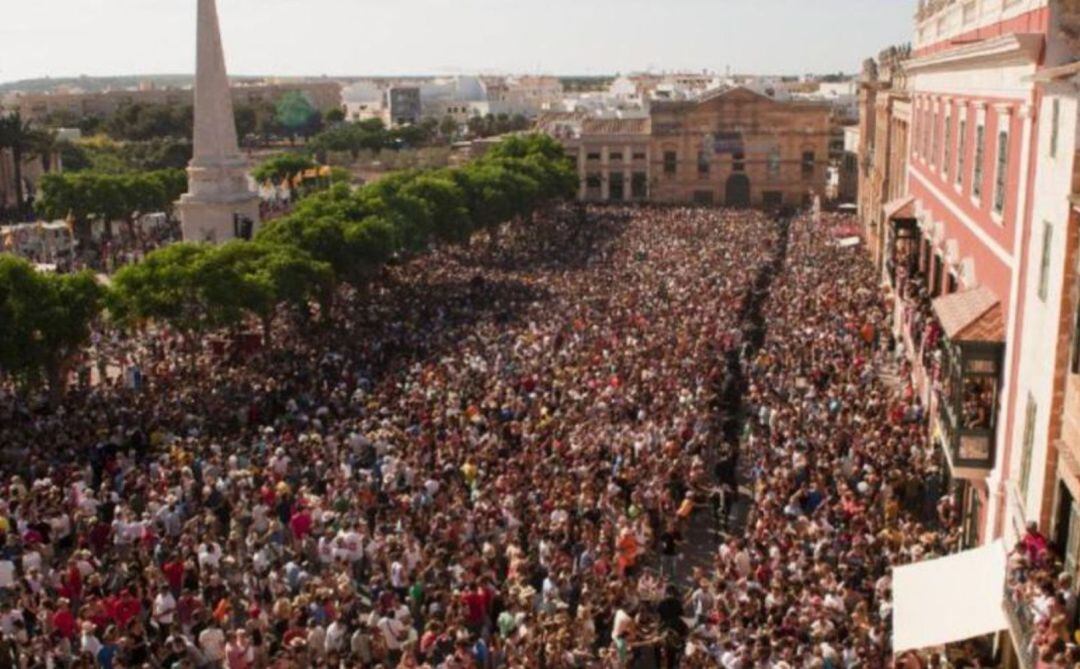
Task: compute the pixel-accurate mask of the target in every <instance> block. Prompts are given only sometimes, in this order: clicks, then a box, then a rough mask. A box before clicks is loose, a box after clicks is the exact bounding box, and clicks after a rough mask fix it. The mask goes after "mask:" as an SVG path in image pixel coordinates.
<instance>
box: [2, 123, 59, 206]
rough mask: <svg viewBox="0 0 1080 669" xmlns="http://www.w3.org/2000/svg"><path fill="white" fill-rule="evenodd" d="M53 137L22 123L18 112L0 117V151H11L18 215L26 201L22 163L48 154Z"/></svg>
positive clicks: (48, 133) (29, 124)
mask: <svg viewBox="0 0 1080 669" xmlns="http://www.w3.org/2000/svg"><path fill="white" fill-rule="evenodd" d="M54 137H55V136H54V135H53V134H52V133H50V132H47V131H45V130H40V129H38V128H35V127H33V126H32V125H31V123H30V122H29V121H23V119H22V116H20V115H19V112H18V111H15V112H13V113H11V114H8V115H6V116H3V115H0V149H9V150H10V151H11V159H12V164H13V168H14V170H13V177H14V181H15V210H16V211H17V212H19V214H20V215H22V214H24V213H25V211H26V199H25V198H24V197H23V188H24V186H25V184H24V183H23V174H22V166H23V162H25V161H26V160H28V159H30V158H33V157H35V156H39V155H42V154H43V153H48V146H49V145H50V144H52V143H53V141H54Z"/></svg>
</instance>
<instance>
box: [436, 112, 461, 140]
mask: <svg viewBox="0 0 1080 669" xmlns="http://www.w3.org/2000/svg"><path fill="white" fill-rule="evenodd" d="M457 131H458V122H457V119H455V118H454V117H453V116H444V117H443V119H442V121H440V122H439V134H440V135H442V136H443V137H445V138H446V139H453V138H454V135H456V134H457Z"/></svg>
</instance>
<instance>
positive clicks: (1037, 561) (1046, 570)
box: [1005, 523, 1080, 668]
mask: <svg viewBox="0 0 1080 669" xmlns="http://www.w3.org/2000/svg"><path fill="white" fill-rule="evenodd" d="M1005 593H1006V601H1007V603H1008V605H1009V606H1011V607H1012V608H1013V611H1014V613H1015V615H1016V617H1017V619H1018V620H1019V621H1020V624H1021V625H1023V627H1024V628H1025V633H1026V635H1027V636H1028V638H1029V639H1030V642H1029V647H1027V648H1021V649H1020V652H1022V653H1024V654H1025V655H1026V656H1027V657H1029V658H1031V659H1032V660H1033V663H1034V664H1036V665H1037V666H1038V667H1040V668H1044V667H1045V668H1056V667H1076V666H1077V665H1080V645H1078V644H1077V639H1075V638H1074V637H1073V635H1072V634H1070V627H1071V622H1070V621H1073V620H1075V619H1076V613H1077V610H1076V605H1077V601H1076V593H1075V591H1074V590H1073V588H1072V579H1071V578H1070V576H1069V572H1068V571H1066V570H1065V568H1064V566H1063V565H1062V564H1061V561H1060V560H1058V559H1057V557H1056V556H1055V555H1054V553H1053V551H1052V550H1051V546H1050V542H1049V540H1048V539H1047V538H1046V537H1045V536H1043V534H1042V533H1041V532H1039V529H1038V525H1036V524H1035V523H1030V524H1029V525H1028V527H1027V531H1026V532H1025V533H1024V534H1023V536H1021V538H1020V540H1019V541H1018V542H1017V543H1016V546H1014V547H1013V550H1012V551H1011V552H1010V554H1009V562H1008V577H1007V579H1006V583H1005Z"/></svg>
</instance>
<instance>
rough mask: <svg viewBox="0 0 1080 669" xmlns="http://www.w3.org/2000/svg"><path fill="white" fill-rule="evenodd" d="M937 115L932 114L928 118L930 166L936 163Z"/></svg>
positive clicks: (935, 113)
mask: <svg viewBox="0 0 1080 669" xmlns="http://www.w3.org/2000/svg"><path fill="white" fill-rule="evenodd" d="M937 149H938V115H937V112H934V113H933V114H932V115H931V116H930V151H929V152H928V153H929V155H930V164H931V165H933V164H935V163H937V158H938V150H937Z"/></svg>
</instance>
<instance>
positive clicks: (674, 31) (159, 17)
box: [0, 0, 915, 82]
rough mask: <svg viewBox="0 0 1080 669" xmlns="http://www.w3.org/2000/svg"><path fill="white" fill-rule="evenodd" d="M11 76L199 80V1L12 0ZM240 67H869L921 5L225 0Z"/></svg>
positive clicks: (397, 71)
mask: <svg viewBox="0 0 1080 669" xmlns="http://www.w3.org/2000/svg"><path fill="white" fill-rule="evenodd" d="M3 1H4V4H6V5H8V6H6V7H5V8H4V10H3V12H2V13H0V16H2V19H0V82H7V81H13V80H18V79H26V78H33V77H43V76H52V77H67V76H78V75H83V74H85V75H89V76H103V75H124V74H184V73H190V72H192V71H194V63H195V54H194V48H195V47H194V44H195V11H196V0H3ZM217 3H218V12H219V14H220V18H221V24H222V37H223V39H224V44H225V54H226V58H227V61H228V68H229V72H230V74H236V75H241V74H249V75H260V74H276V75H283V76H297V75H307V76H318V75H330V76H341V75H374V74H390V75H404V74H446V73H469V72H482V73H499V72H507V73H509V72H520V73H548V74H613V73H619V72H630V71H640V70H646V69H651V70H654V71H659V70H676V69H681V70H690V71H698V70H703V69H709V70H713V71H718V72H724V71H725V70H726V69H727V68H728V67H730V68H731V70H732V71H733V72H740V73H758V74H802V73H809V72H814V73H831V72H838V71H844V72H857V71H858V70H859V68H860V65H861V63H862V61H863V59H865V58H867V57H869V56H873V55H876V54H877V53H878V51H880V50H881V49H882V48H884V47H887V46H890V45H892V44H898V43H902V42H907V41H910V39H911V33H912V25H913V18H912V17H913V13H914V5H915V0H217Z"/></svg>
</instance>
